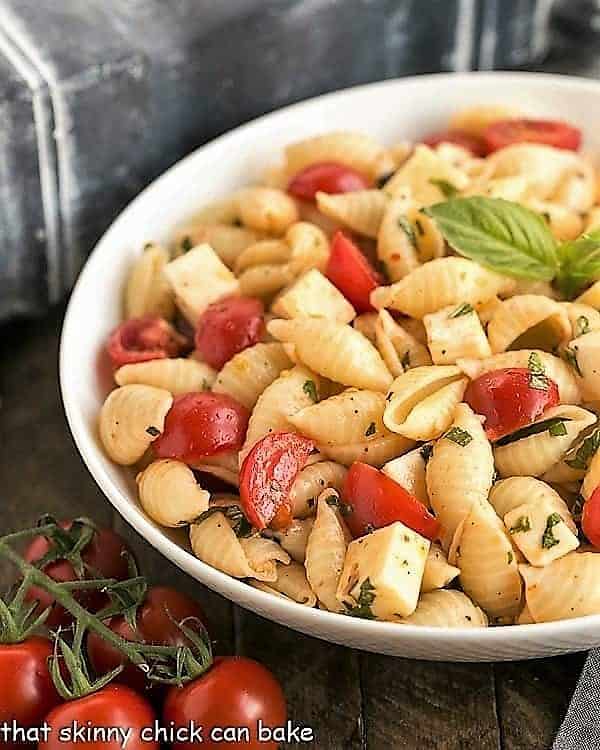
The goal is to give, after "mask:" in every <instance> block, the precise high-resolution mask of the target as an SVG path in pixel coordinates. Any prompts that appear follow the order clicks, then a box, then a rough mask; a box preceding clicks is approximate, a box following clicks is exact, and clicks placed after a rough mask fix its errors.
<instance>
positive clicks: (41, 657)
mask: <svg viewBox="0 0 600 750" xmlns="http://www.w3.org/2000/svg"><path fill="white" fill-rule="evenodd" d="M50 656H52V645H51V643H50V641H49V640H47V639H46V638H38V637H32V638H28V639H27V640H26V641H23V643H14V644H10V645H9V644H2V645H0V675H2V679H0V724H5V723H6V724H9V723H10V722H12V721H16V722H17V724H18V725H19V726H21V727H24V728H25V727H39V726H40V725H41V723H42V722H43V720H44V718H45V717H46V714H47V713H48V711H50V710H51V709H53V708H54V707H55V706H58V704H59V703H61V702H62V701H61V698H60V696H59V695H58V693H57V692H56V688H55V687H54V684H53V683H52V678H51V677H50V672H49V670H48V659H49V657H50ZM2 747H3V748H5V749H6V750H13V748H17V747H20V746H19V745H16V744H15V743H13V742H6V743H5V742H3V743H2Z"/></svg>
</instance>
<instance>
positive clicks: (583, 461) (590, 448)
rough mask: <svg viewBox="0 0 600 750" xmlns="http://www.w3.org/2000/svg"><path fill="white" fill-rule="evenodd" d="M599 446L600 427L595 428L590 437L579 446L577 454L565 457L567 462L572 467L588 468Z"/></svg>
mask: <svg viewBox="0 0 600 750" xmlns="http://www.w3.org/2000/svg"><path fill="white" fill-rule="evenodd" d="M598 448H600V429H598V430H595V431H594V432H593V433H592V434H591V435H590V436H589V437H586V439H585V440H584V441H583V442H582V443H581V445H580V446H579V447H578V448H577V452H576V453H575V456H574V457H573V458H568V459H565V463H566V464H567V466H570V467H571V468H572V469H581V470H583V471H585V470H587V468H588V465H589V463H590V460H591V459H592V457H593V456H594V455H595V454H596V453H597V451H598Z"/></svg>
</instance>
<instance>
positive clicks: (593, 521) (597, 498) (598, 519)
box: [581, 485, 600, 549]
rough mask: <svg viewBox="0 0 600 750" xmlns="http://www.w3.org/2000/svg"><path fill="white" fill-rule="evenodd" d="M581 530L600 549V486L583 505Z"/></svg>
mask: <svg viewBox="0 0 600 750" xmlns="http://www.w3.org/2000/svg"><path fill="white" fill-rule="evenodd" d="M581 528H582V529H583V533H584V534H585V535H586V536H587V538H588V539H589V540H590V542H591V543H592V544H593V545H594V547H598V549H600V485H598V487H596V489H595V490H594V491H593V492H592V494H591V495H590V496H589V497H588V499H587V500H586V501H585V503H584V505H583V513H582V516H581Z"/></svg>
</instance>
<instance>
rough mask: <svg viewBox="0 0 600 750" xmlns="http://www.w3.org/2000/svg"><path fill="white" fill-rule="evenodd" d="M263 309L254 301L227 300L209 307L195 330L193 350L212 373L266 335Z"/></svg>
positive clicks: (243, 298) (258, 302) (238, 298)
mask: <svg viewBox="0 0 600 750" xmlns="http://www.w3.org/2000/svg"><path fill="white" fill-rule="evenodd" d="M264 312H265V311H264V307H263V304H262V302H261V301H260V300H258V299H255V298H253V297H229V298H227V299H222V300H220V301H219V302H214V303H213V304H212V305H209V306H208V307H207V309H206V310H205V311H204V312H203V313H202V315H201V316H200V319H199V320H198V324H197V327H196V349H197V350H198V353H199V354H200V356H201V357H202V359H203V360H204V361H205V362H207V363H208V364H209V365H210V366H211V367H214V368H215V370H220V369H221V367H223V365H224V364H225V362H228V361H229V360H230V359H231V358H232V357H233V356H234V355H235V354H237V353H238V352H241V351H242V350H243V349H246V348H247V347H249V346H254V344H256V343H258V342H259V341H260V340H261V339H262V337H263V336H264V333H265V317H264Z"/></svg>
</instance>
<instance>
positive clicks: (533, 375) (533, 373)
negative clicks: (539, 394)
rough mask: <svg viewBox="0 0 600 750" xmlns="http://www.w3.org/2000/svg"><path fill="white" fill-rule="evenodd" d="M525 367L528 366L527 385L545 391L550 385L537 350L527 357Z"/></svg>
mask: <svg viewBox="0 0 600 750" xmlns="http://www.w3.org/2000/svg"><path fill="white" fill-rule="evenodd" d="M527 367H528V368H529V373H530V374H529V385H530V386H531V388H534V389H535V390H536V391H547V390H548V388H549V387H550V383H549V382H548V378H547V377H546V370H545V369H544V365H543V364H542V360H541V359H540V355H539V354H538V353H537V352H531V354H530V355H529V359H528V360H527Z"/></svg>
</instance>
